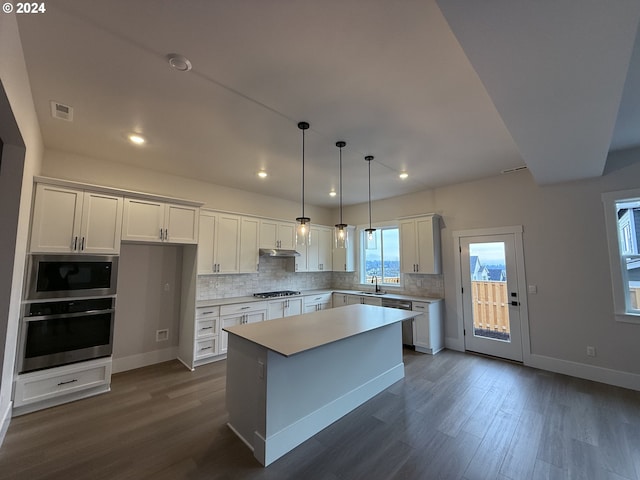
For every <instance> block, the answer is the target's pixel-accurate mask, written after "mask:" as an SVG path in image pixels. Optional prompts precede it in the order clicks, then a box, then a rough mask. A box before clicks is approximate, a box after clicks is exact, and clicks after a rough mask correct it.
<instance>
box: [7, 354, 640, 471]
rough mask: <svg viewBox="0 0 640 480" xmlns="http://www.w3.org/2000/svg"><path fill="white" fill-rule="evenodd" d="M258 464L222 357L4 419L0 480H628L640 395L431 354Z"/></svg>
mask: <svg viewBox="0 0 640 480" xmlns="http://www.w3.org/2000/svg"><path fill="white" fill-rule="evenodd" d="M405 365H406V378H405V379H404V380H402V381H400V382H398V383H396V384H394V385H393V386H392V387H390V388H389V389H387V390H386V391H384V392H382V393H381V394H379V395H378V396H376V397H375V398H373V399H372V400H370V401H369V402H367V403H366V404H364V405H362V406H361V407H360V408H358V409H356V410H355V411H353V412H352V413H350V414H349V415H347V416H345V417H344V418H342V419H341V420H339V421H338V422H336V423H334V424H333V425H331V426H329V427H328V428H326V429H325V430H323V431H322V432H320V433H319V434H317V435H316V436H314V437H313V438H311V439H309V440H308V441H307V442H305V443H303V444H302V445H300V446H299V447H298V448H296V449H295V450H293V451H292V452H290V453H289V454H287V455H285V456H284V457H283V458H281V459H280V460H278V461H277V462H275V463H274V464H272V465H271V466H269V467H268V468H262V467H261V466H260V465H259V464H258V463H257V461H256V460H255V459H254V458H253V455H252V453H251V452H250V451H249V449H248V448H247V447H246V446H245V445H244V444H243V443H242V442H241V441H240V440H239V439H237V438H236V437H235V436H234V434H233V433H232V432H231V431H230V430H229V429H228V428H227V427H226V424H225V422H226V418H227V417H226V412H225V362H224V361H223V362H218V363H215V364H211V365H207V366H204V367H200V368H198V369H197V370H196V371H195V372H189V371H187V370H186V369H185V368H184V367H183V366H182V365H181V364H180V363H178V362H177V361H175V362H168V363H163V364H160V365H155V366H152V367H147V368H142V369H139V370H134V371H130V372H125V373H121V374H117V375H114V377H113V383H112V391H111V392H110V393H108V394H104V395H99V396H96V397H93V398H89V399H85V400H81V401H78V402H75V403H71V404H66V405H62V406H59V407H55V408H51V409H48V410H43V411H40V412H35V413H32V414H29V415H25V416H22V417H17V418H14V419H13V420H12V422H11V425H10V427H9V431H8V433H7V436H6V439H5V442H4V445H3V446H2V448H1V449H0V478H1V479H30V480H35V479H91V480H100V479H145V478H149V479H267V480H276V479H277V480H281V479H303V480H314V479H323V480H332V479H333V480H336V479H349V480H353V479H374V480H376V479H385V480H386V479H438V478H443V479H458V478H464V479H468V480H472V479H477V478H485V479H500V480H506V479H512V480H522V479H529V478H532V479H545V478H550V479H556V478H557V479H566V478H570V479H597V480H603V479H617V480H620V479H636V480H640V392H635V391H630V390H625V389H621V388H616V387H611V386H607V385H603V384H599V383H594V382H589V381H585V380H579V379H575V378H572V377H566V376H563V375H557V374H553V373H549V372H544V371H540V370H534V369H531V368H527V367H522V366H520V365H515V364H512V363H507V362H501V361H498V360H493V359H487V358H483V357H478V356H473V355H466V354H462V353H457V352H451V351H444V352H441V353H440V354H438V355H436V356H433V357H432V356H429V355H421V354H416V353H414V352H409V351H407V352H405Z"/></svg>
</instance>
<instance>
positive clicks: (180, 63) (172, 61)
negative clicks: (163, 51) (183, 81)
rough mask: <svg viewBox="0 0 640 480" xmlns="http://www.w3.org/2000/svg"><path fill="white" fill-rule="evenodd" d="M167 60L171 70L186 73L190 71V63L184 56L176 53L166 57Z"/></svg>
mask: <svg viewBox="0 0 640 480" xmlns="http://www.w3.org/2000/svg"><path fill="white" fill-rule="evenodd" d="M167 60H169V65H170V66H171V67H172V68H175V69H176V70H178V71H180V72H188V71H189V70H191V68H192V67H191V62H190V61H189V59H187V57H185V56H184V55H178V54H177V53H170V54H169V55H167Z"/></svg>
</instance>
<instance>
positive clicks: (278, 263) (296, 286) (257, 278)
mask: <svg viewBox="0 0 640 480" xmlns="http://www.w3.org/2000/svg"><path fill="white" fill-rule="evenodd" d="M294 262H295V260H294V259H293V258H271V257H261V258H260V264H259V271H258V272H257V273H245V274H239V275H235V274H234V275H199V276H198V286H197V299H198V300H211V299H215V298H229V297H244V296H250V295H253V294H254V293H256V292H269V291H273V290H315V289H323V288H327V289H329V288H334V289H345V290H361V289H363V287H362V285H360V283H359V279H358V274H357V273H356V272H350V273H341V272H298V273H296V272H295V271H294V270H295V269H294V266H295V263H294ZM403 278H404V285H403V287H402V288H401V289H396V288H393V289H389V290H392V291H393V292H394V293H404V294H408V295H417V296H421V297H438V298H441V297H444V281H443V278H442V275H411V274H405V275H404V277H403Z"/></svg>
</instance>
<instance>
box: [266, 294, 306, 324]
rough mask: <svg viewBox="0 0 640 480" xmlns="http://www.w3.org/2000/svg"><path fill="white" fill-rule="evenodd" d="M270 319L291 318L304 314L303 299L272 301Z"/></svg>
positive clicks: (270, 302) (270, 303)
mask: <svg viewBox="0 0 640 480" xmlns="http://www.w3.org/2000/svg"><path fill="white" fill-rule="evenodd" d="M268 304H269V315H268V317H267V318H268V319H269V320H273V319H274V318H284V317H291V316H292V315H301V314H302V297H296V298H286V299H280V300H271V301H269V302H268Z"/></svg>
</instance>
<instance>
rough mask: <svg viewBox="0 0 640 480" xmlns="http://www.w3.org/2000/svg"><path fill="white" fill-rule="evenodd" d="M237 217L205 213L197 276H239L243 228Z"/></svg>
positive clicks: (203, 215)
mask: <svg viewBox="0 0 640 480" xmlns="http://www.w3.org/2000/svg"><path fill="white" fill-rule="evenodd" d="M241 223H242V221H241V218H240V217H239V216H237V215H232V214H226V213H218V212H212V211H209V210H202V211H201V212H200V227H199V232H198V274H199V275H205V274H213V273H220V274H229V273H239V272H240V227H241Z"/></svg>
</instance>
